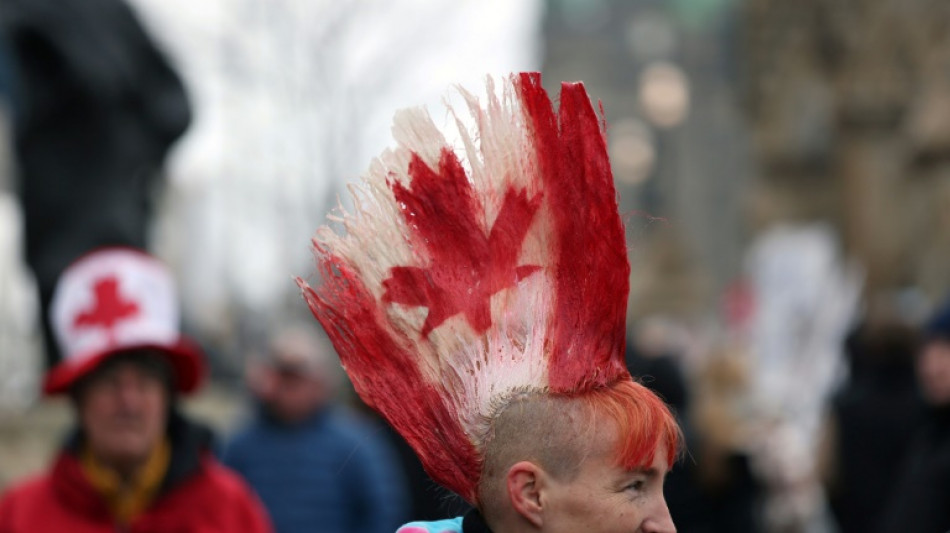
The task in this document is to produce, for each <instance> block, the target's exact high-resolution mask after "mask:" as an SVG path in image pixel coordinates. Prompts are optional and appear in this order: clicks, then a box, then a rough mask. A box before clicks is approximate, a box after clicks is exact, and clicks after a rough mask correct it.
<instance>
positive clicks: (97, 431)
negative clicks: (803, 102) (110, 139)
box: [0, 248, 271, 533]
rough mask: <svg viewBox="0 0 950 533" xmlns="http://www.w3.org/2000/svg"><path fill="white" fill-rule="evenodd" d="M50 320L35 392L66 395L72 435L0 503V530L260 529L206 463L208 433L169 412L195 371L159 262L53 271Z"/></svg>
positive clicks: (260, 517) (147, 259) (198, 363)
mask: <svg viewBox="0 0 950 533" xmlns="http://www.w3.org/2000/svg"><path fill="white" fill-rule="evenodd" d="M50 313H51V316H50V322H51V324H52V326H53V330H54V333H55V334H56V339H57V341H58V342H59V348H60V351H61V352H62V354H63V356H64V359H63V361H62V362H61V363H59V364H58V365H56V366H55V367H53V368H52V369H51V370H50V371H49V372H48V373H47V375H46V377H45V381H44V384H43V389H44V392H45V393H46V394H48V395H60V394H65V395H68V396H69V399H70V400H71V403H72V406H73V409H74V412H75V415H76V426H77V427H76V429H75V431H73V433H72V435H71V437H70V438H69V439H68V441H67V443H66V445H65V446H64V447H63V449H62V451H61V452H60V453H59V455H58V457H57V458H56V460H55V462H54V464H53V465H52V467H51V468H50V469H49V470H48V471H47V472H45V473H43V474H41V475H40V476H38V477H37V478H35V479H31V480H28V481H26V482H24V483H22V484H20V485H19V486H16V487H14V488H12V489H10V490H9V491H8V492H7V493H6V494H4V495H3V497H2V499H0V531H3V532H4V533H26V532H30V533H43V532H50V533H53V532H63V531H69V532H77V533H79V532H88V533H93V532H99V531H101V532H109V531H128V532H133V533H134V532H146V531H207V532H221V533H224V532H232V531H242V532H248V533H266V532H268V531H271V528H270V525H269V522H268V519H267V517H266V513H265V511H264V509H263V507H262V506H261V505H260V502H259V501H258V500H257V498H256V497H255V496H254V495H253V493H252V492H251V490H250V489H249V488H248V487H247V485H246V484H245V483H244V481H243V480H241V479H240V477H238V476H237V475H236V474H234V473H233V472H231V471H230V470H228V469H227V468H225V467H224V466H222V465H221V464H220V463H219V462H218V461H217V460H216V459H215V458H214V456H213V454H212V453H211V439H212V435H211V432H210V431H209V430H208V429H207V428H205V427H203V426H201V425H198V424H196V423H194V422H192V421H190V420H188V419H187V418H186V417H185V416H183V415H182V414H181V413H180V411H179V409H178V407H177V398H178V396H179V394H183V393H188V392H191V391H194V390H195V389H196V388H197V387H198V385H199V384H200V383H201V380H202V377H203V374H204V365H203V361H202V355H201V353H200V351H199V349H198V347H197V346H196V345H194V344H193V343H192V342H190V341H189V340H188V339H185V338H183V337H182V336H181V335H180V331H179V324H178V302H177V299H176V297H175V288H174V282H173V281H172V278H171V275H170V274H169V272H168V271H167V269H166V268H165V267H164V265H162V264H161V263H160V262H158V261H157V260H155V259H154V258H152V257H151V256H148V255H146V254H145V253H143V252H139V251H137V250H132V249H128V248H109V249H100V250H97V251H95V252H92V253H90V254H87V255H85V256H84V257H82V258H81V259H80V260H78V261H77V262H75V263H73V264H72V265H71V266H69V267H68V268H67V269H66V270H65V272H64V273H63V275H62V277H61V278H60V280H59V282H58V283H57V285H56V290H55V293H54V295H53V299H52V302H51V308H50Z"/></svg>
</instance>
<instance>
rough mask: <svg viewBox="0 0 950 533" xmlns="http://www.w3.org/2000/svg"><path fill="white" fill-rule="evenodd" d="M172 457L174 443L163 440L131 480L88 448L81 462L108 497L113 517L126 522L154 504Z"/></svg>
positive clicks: (93, 484)
mask: <svg viewBox="0 0 950 533" xmlns="http://www.w3.org/2000/svg"><path fill="white" fill-rule="evenodd" d="M171 456H172V453H171V443H169V442H168V440H167V439H163V440H162V442H161V443H160V444H159V445H158V446H156V447H155V448H154V449H153V450H152V452H151V453H150V454H149V456H148V459H146V460H145V464H144V465H142V468H141V469H140V470H139V471H138V473H137V474H136V475H135V476H133V478H132V480H131V481H128V482H123V480H122V479H121V478H120V477H119V475H118V474H116V473H115V471H113V470H112V469H110V468H109V467H107V466H105V465H103V464H102V463H101V462H100V461H99V460H98V459H96V458H95V457H94V456H93V454H92V452H91V451H90V450H89V448H88V447H86V448H85V449H84V450H83V452H82V457H81V458H80V463H81V465H82V470H83V473H85V474H86V477H87V478H88V479H89V482H90V483H91V484H92V486H93V487H94V488H95V489H96V490H97V491H98V492H99V494H101V495H102V497H103V498H105V500H106V504H107V505H108V506H109V509H110V510H111V511H112V516H113V517H114V518H115V519H116V521H117V522H119V523H120V524H123V525H125V524H128V523H129V522H131V521H132V520H133V519H134V518H135V517H137V516H138V515H140V514H142V512H143V511H145V509H146V508H147V507H148V506H149V504H150V503H152V500H153V499H154V498H155V495H156V493H157V492H158V488H159V486H160V485H161V483H162V479H164V478H165V472H167V471H168V465H169V463H170V462H171Z"/></svg>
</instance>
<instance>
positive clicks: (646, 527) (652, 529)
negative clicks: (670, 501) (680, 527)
mask: <svg viewBox="0 0 950 533" xmlns="http://www.w3.org/2000/svg"><path fill="white" fill-rule="evenodd" d="M643 533H676V526H675V525H673V517H671V516H670V509H669V507H667V506H666V500H664V499H660V501H659V505H658V506H657V509H656V511H655V512H653V513H651V515H650V516H649V517H648V518H647V519H646V520H644V521H643Z"/></svg>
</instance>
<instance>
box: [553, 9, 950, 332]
mask: <svg viewBox="0 0 950 533" xmlns="http://www.w3.org/2000/svg"><path fill="white" fill-rule="evenodd" d="M547 8H548V9H547V14H546V19H545V26H544V28H545V51H546V54H545V64H544V69H543V70H544V72H545V76H546V80H547V83H549V89H554V87H553V84H554V83H556V82H557V81H559V80H562V79H564V80H571V79H583V80H584V81H585V82H586V83H587V85H588V87H589V89H590V92H591V94H593V95H594V96H595V97H597V98H601V99H602V100H603V101H604V102H605V103H606V118H607V121H608V137H609V140H608V142H609V143H610V150H611V157H612V160H613V163H614V170H615V174H616V178H617V181H618V189H619V192H620V197H621V209H622V210H624V211H625V212H626V213H632V214H628V216H627V227H628V232H629V233H628V238H629V240H630V242H631V244H632V246H633V247H634V248H635V250H634V252H633V253H632V255H631V259H632V263H633V267H634V273H635V275H634V281H635V284H634V286H633V295H632V299H631V310H630V312H631V315H632V316H633V317H634V318H635V317H637V316H640V315H643V314H648V313H655V312H663V313H674V314H680V315H684V314H685V315H689V314H691V313H701V312H704V311H709V310H712V309H715V306H716V305H718V304H717V301H718V300H717V299H718V298H719V295H720V294H721V293H722V291H723V289H724V288H726V287H727V286H728V285H729V283H730V282H731V281H732V280H733V279H735V278H736V277H737V276H738V275H739V274H740V272H741V270H742V256H743V250H744V249H745V248H746V246H748V244H749V243H750V242H752V241H753V239H754V238H755V236H756V235H758V234H760V233H761V232H762V231H763V230H765V229H766V228H769V227H772V226H774V225H775V224H777V223H783V222H785V223H804V222H825V223H828V224H830V225H831V227H832V228H833V230H834V232H835V233H836V234H837V237H838V239H839V241H840V242H841V244H842V246H843V253H844V255H845V256H846V257H849V258H852V259H855V260H856V261H857V262H858V263H859V264H860V265H861V266H862V267H863V268H864V270H865V294H866V295H874V294H877V293H881V292H887V291H891V290H893V289H895V288H903V287H916V288H919V289H921V291H922V293H923V294H924V295H926V296H927V298H928V299H929V300H931V302H933V301H935V300H937V299H939V298H941V297H942V296H943V295H944V294H945V293H946V292H947V291H948V290H950V275H948V273H950V238H948V237H946V235H948V234H950V42H948V40H950V3H947V2H944V1H942V0H913V1H909V2H908V1H904V0H852V1H840V0H802V1H796V2H783V1H781V0H671V1H659V0H629V1H622V0H549V1H548V3H547ZM658 69H659V70H658ZM664 69H665V72H664ZM657 72H660V73H661V74H663V75H662V76H660V77H659V78H656V77H655V75H656V74H657ZM670 72H672V74H670ZM664 76H665V78H664ZM651 79H652V81H651ZM657 80H659V81H657ZM671 80H672V81H671ZM651 85H652V88H651ZM680 104H681V105H682V109H681V110H680V114H679V115H678V116H675V115H676V111H675V109H674V110H673V111H672V112H671V110H670V108H675V107H676V106H677V105H680ZM664 107H665V109H664ZM671 113H672V116H671Z"/></svg>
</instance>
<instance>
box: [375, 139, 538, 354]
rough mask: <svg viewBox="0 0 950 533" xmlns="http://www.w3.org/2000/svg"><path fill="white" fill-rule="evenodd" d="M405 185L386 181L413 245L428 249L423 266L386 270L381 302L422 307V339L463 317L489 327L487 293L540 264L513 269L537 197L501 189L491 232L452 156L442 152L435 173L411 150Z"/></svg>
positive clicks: (479, 328)
mask: <svg viewBox="0 0 950 533" xmlns="http://www.w3.org/2000/svg"><path fill="white" fill-rule="evenodd" d="M409 175H410V176H412V182H411V184H410V186H411V189H408V188H406V187H404V186H403V185H402V184H401V183H398V182H395V183H391V184H390V188H391V189H392V191H393V195H394V196H395V198H396V201H398V202H399V203H400V206H401V208H402V213H403V218H404V219H405V221H406V225H407V226H408V227H409V231H410V238H411V240H412V243H413V247H414V248H416V249H419V250H426V251H427V252H428V253H429V263H430V265H431V266H429V267H428V268H418V267H404V266H399V267H393V268H392V269H391V272H390V277H389V278H388V279H386V280H385V281H383V288H384V289H385V291H386V292H385V293H384V294H383V301H384V302H387V303H390V302H394V303H401V304H405V305H421V306H425V307H428V315H426V321H425V324H423V326H422V331H421V334H422V336H423V337H426V336H428V335H429V333H430V332H431V331H432V329H433V328H435V327H437V326H438V325H439V324H441V323H442V322H444V321H445V320H446V319H448V318H449V317H452V316H454V315H456V314H462V315H464V316H465V319H466V320H467V321H468V323H469V325H470V326H471V327H472V329H473V330H475V332H476V333H484V332H485V331H486V330H487V329H488V328H489V326H491V296H492V295H493V294H495V293H496V292H498V291H500V290H502V289H506V288H508V287H512V286H514V285H515V283H516V282H517V281H518V280H519V279H521V278H523V277H525V276H527V275H530V274H531V273H533V272H535V271H536V270H539V269H540V267H538V266H533V265H527V266H518V256H519V255H520V251H521V244H522V242H523V241H524V238H525V234H527V232H528V228H529V227H530V226H531V221H532V220H533V219H534V214H535V212H536V211H537V210H538V207H539V206H540V205H541V197H540V196H535V197H533V198H528V196H527V194H526V193H525V191H520V192H515V191H514V190H512V189H508V190H507V191H506V192H505V197H504V199H503V202H502V206H501V211H500V212H499V213H498V217H497V218H496V219H495V222H494V225H493V226H492V228H491V230H490V231H488V230H486V229H485V225H486V224H485V220H484V219H485V215H484V212H483V209H482V206H481V203H480V202H479V200H478V199H477V198H476V197H475V191H474V190H473V189H472V186H471V184H470V183H469V181H468V178H467V177H466V175H465V170H464V169H463V168H462V164H461V163H460V162H459V160H458V157H457V156H456V155H455V154H454V153H453V152H452V151H451V150H449V149H448V148H443V149H442V154H441V157H440V159H439V168H438V171H435V170H433V169H431V168H429V167H428V166H426V164H425V163H424V162H423V161H422V159H421V158H420V157H419V156H418V155H417V154H412V159H411V161H410V163H409Z"/></svg>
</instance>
